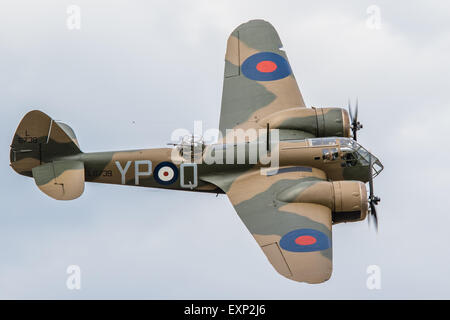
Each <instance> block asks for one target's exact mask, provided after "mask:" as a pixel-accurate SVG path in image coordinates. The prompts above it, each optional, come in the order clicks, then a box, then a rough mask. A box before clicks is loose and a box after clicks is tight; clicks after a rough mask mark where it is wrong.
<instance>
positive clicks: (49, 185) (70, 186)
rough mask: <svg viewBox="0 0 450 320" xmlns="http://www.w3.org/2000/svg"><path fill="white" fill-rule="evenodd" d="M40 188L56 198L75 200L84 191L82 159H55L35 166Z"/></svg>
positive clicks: (34, 171)
mask: <svg viewBox="0 0 450 320" xmlns="http://www.w3.org/2000/svg"><path fill="white" fill-rule="evenodd" d="M32 172H33V177H34V181H35V182H36V185H37V186H38V187H39V189H40V190H41V191H42V192H44V193H45V194H46V195H48V196H49V197H52V198H53V199H56V200H73V199H76V198H78V197H79V196H81V194H82V193H83V191H84V164H83V162H81V161H72V160H68V161H53V162H50V163H46V164H43V165H40V166H37V167H34V168H33V170H32Z"/></svg>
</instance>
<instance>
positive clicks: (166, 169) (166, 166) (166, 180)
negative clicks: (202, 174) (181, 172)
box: [153, 161, 178, 185]
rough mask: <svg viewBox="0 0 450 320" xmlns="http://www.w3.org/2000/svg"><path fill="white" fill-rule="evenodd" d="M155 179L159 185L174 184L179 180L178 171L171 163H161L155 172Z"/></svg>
mask: <svg viewBox="0 0 450 320" xmlns="http://www.w3.org/2000/svg"><path fill="white" fill-rule="evenodd" d="M153 177H154V178H155V180H156V182H158V183H159V184H164V185H168V184H172V183H174V182H175V181H177V179H178V169H177V167H176V166H175V165H174V164H173V163H171V162H167V161H164V162H161V163H160V164H158V165H157V166H156V167H155V170H153Z"/></svg>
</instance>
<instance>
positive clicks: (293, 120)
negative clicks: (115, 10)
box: [10, 20, 383, 283]
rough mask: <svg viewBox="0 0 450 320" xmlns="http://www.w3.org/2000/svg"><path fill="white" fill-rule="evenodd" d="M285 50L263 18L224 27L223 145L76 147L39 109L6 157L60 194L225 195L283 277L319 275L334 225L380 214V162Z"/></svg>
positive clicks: (328, 258)
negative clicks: (89, 189) (306, 94)
mask: <svg viewBox="0 0 450 320" xmlns="http://www.w3.org/2000/svg"><path fill="white" fill-rule="evenodd" d="M281 47H282V44H281V41H280V38H279V37H278V34H277V32H276V31H275V29H274V28H273V26H272V25H271V24H270V23H268V22H266V21H263V20H253V21H249V22H247V23H244V24H242V25H240V26H239V27H237V28H236V29H235V30H234V31H233V33H232V34H231V35H230V37H229V39H228V44H227V51H226V57H225V75H224V86H223V98H222V109H221V115H220V131H221V132H222V133H225V132H226V134H225V135H224V137H223V138H222V139H221V140H219V141H220V142H219V143H215V144H209V145H205V144H203V143H202V142H201V141H195V139H191V140H189V141H187V142H186V141H185V142H181V143H180V144H178V145H175V146H173V147H170V148H159V149H143V150H133V151H113V152H94V153H83V152H82V151H81V149H80V147H79V145H78V141H77V139H76V136H75V134H74V132H73V130H72V129H71V128H70V127H69V126H67V125H66V124H64V123H61V122H58V121H55V120H52V119H51V118H50V117H49V116H47V115H46V114H44V113H43V112H41V111H37V110H35V111H31V112H29V113H27V114H26V115H25V116H24V118H23V119H22V121H21V122H20V124H19V127H18V128H17V131H16V133H15V136H14V139H13V142H12V145H11V155H10V156H11V166H12V168H13V169H14V170H15V171H16V172H18V173H20V174H22V175H25V176H29V177H33V178H34V180H35V182H36V184H37V186H38V187H39V189H40V190H41V191H43V192H44V193H45V194H47V195H48V196H50V197H52V198H54V199H58V200H71V199H75V198H77V197H79V196H80V195H81V194H82V193H83V190H84V183H85V181H88V182H100V183H112V184H124V185H130V186H142V187H152V188H163V189H173V190H187V191H197V192H212V193H226V194H227V196H228V198H229V199H230V201H231V203H232V204H233V206H234V208H235V209H236V211H237V213H238V215H239V216H240V218H241V219H242V221H243V222H244V224H245V225H246V227H247V228H248V230H249V231H250V232H251V233H252V235H253V236H254V238H255V239H256V241H257V242H258V244H259V245H260V247H261V249H262V251H263V252H264V254H265V255H266V256H267V258H268V259H269V261H270V262H271V263H272V265H273V266H274V268H275V269H276V270H277V271H278V272H279V273H280V274H282V275H283V276H285V277H287V278H290V279H292V280H296V281H302V282H308V283H320V282H323V281H326V280H327V279H329V277H330V276H331V272H332V242H331V238H332V237H331V236H332V234H331V226H332V225H333V224H336V223H340V222H354V221H360V220H363V219H365V218H366V216H367V213H368V212H369V210H370V212H371V214H372V215H374V217H375V218H376V212H375V205H376V204H377V202H378V201H379V198H377V197H376V196H374V195H373V184H372V179H373V177H374V176H376V175H377V174H378V173H379V172H380V171H381V170H382V169H383V166H382V165H381V163H380V161H379V160H378V159H377V158H376V157H375V156H373V155H372V154H370V153H369V152H368V151H367V150H366V149H364V148H363V147H362V146H361V145H359V144H358V143H357V142H356V133H357V131H358V130H359V129H361V127H362V126H361V124H360V123H359V122H358V120H357V107H356V110H355V111H356V112H354V113H355V115H354V116H353V115H352V112H350V115H349V113H348V112H347V111H346V110H345V109H343V108H306V106H305V103H304V102H303V98H302V95H301V94H300V91H299V88H298V85H297V82H296V80H295V78H294V75H293V73H292V70H291V67H290V65H289V62H288V59H287V56H286V54H285V52H284V51H283V50H281V49H280V48H281ZM349 107H350V106H349ZM350 111H351V110H350ZM228 129H233V130H228ZM238 129H242V131H244V132H248V130H252V129H253V130H254V129H258V131H257V132H258V135H257V138H261V137H262V139H261V140H262V141H263V142H262V143H261V141H259V142H258V144H257V146H258V148H257V149H258V153H257V154H256V156H255V155H254V154H253V155H252V154H251V146H252V145H253V144H252V143H253V141H254V138H255V137H253V138H251V137H249V136H246V137H244V138H243V139H241V138H238V137H237V136H236V137H233V139H232V140H229V139H228V138H229V136H230V134H232V133H233V132H235V131H239V130H238ZM274 130H278V131H277V135H278V139H277V140H275V141H273V140H274V139H273V137H274V136H275V134H272V132H275V131H274ZM351 132H353V137H351ZM269 140H270V141H269ZM230 141H231V142H230ZM264 141H265V143H264ZM241 147H243V148H242V149H240V148H241ZM239 150H241V151H242V150H244V151H243V153H242V155H243V156H242V157H241V159H238V151H239ZM259 151H266V154H265V155H264V153H261V152H259ZM275 153H276V154H275ZM261 154H263V155H264V159H267V157H269V156H270V157H271V158H270V159H275V158H274V156H276V158H277V162H278V163H277V164H276V166H274V165H273V163H268V162H266V161H262V159H263V156H261ZM211 158H214V160H215V161H211ZM230 159H231V161H227V160H230ZM252 159H253V162H252V161H250V160H252ZM271 162H272V161H271ZM366 182H369V187H370V193H369V195H367V191H366V187H365V183H366ZM369 207H370V209H369ZM375 220H376V219H375Z"/></svg>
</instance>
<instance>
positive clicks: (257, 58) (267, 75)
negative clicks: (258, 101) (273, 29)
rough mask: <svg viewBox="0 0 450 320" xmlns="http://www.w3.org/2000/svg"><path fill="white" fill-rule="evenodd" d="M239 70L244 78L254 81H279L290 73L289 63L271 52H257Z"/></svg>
mask: <svg viewBox="0 0 450 320" xmlns="http://www.w3.org/2000/svg"><path fill="white" fill-rule="evenodd" d="M241 70H242V73H243V74H244V76H246V77H247V78H249V79H251V80H256V81H273V80H279V79H283V78H286V77H287V76H289V75H290V74H291V73H292V71H291V67H290V66H289V62H287V60H286V59H285V58H283V57H282V56H280V55H279V54H276V53H273V52H259V53H256V54H254V55H252V56H250V57H248V58H247V59H245V61H244V63H243V64H242V66H241Z"/></svg>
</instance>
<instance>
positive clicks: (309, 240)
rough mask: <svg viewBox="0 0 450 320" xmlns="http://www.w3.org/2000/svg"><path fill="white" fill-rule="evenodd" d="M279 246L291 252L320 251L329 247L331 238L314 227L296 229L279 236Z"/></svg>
mask: <svg viewBox="0 0 450 320" xmlns="http://www.w3.org/2000/svg"><path fill="white" fill-rule="evenodd" d="M280 247H281V248H282V249H284V250H286V251H292V252H312V251H322V250H326V249H328V248H331V240H330V238H328V236H327V235H326V234H325V233H323V232H321V231H318V230H315V229H296V230H293V231H291V232H288V233H286V234H285V235H284V236H283V237H281V240H280Z"/></svg>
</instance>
